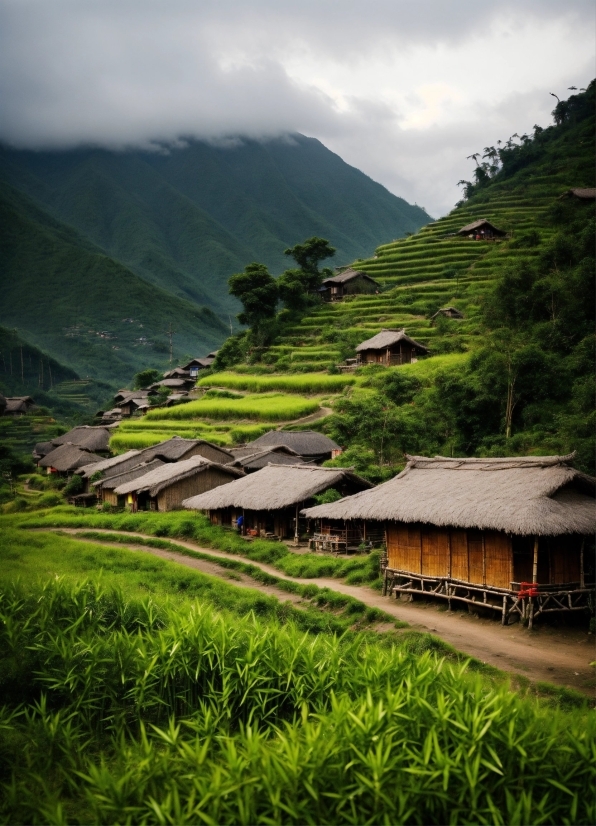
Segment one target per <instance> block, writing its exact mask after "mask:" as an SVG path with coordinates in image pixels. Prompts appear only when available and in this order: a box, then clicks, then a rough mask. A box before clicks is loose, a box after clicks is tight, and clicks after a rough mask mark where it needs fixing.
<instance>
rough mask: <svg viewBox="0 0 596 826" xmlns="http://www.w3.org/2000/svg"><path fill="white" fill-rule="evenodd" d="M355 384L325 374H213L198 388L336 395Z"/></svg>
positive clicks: (352, 381) (351, 381)
mask: <svg viewBox="0 0 596 826" xmlns="http://www.w3.org/2000/svg"><path fill="white" fill-rule="evenodd" d="M322 352H325V351H322ZM327 352H328V349H327ZM355 382H356V379H355V377H354V376H333V375H328V374H326V373H298V374H293V375H292V374H290V375H288V374H284V375H279V376H275V375H274V376H250V375H246V374H242V375H241V374H239V373H232V372H225V373H215V374H213V375H212V376H208V377H207V378H204V379H201V380H200V381H199V382H198V386H199V387H229V388H233V389H236V390H249V391H250V392H251V393H262V392H265V391H267V390H287V391H289V392H294V393H338V392H340V391H341V390H343V388H344V387H348V386H349V385H351V384H354V383H355Z"/></svg>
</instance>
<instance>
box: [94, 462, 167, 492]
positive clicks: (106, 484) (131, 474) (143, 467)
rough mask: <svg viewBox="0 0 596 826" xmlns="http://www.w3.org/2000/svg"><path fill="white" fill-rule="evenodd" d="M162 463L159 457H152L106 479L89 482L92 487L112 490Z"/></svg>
mask: <svg viewBox="0 0 596 826" xmlns="http://www.w3.org/2000/svg"><path fill="white" fill-rule="evenodd" d="M162 465H163V462H162V461H161V459H152V461H151V462H145V463H143V464H138V465H135V466H134V467H133V468H129V469H128V470H125V471H122V472H121V473H116V474H114V476H109V477H108V478H107V479H100V480H99V481H97V482H92V483H91V484H92V486H93V487H98V488H102V489H103V488H105V489H106V490H114V489H115V488H117V487H119V486H120V485H123V484H124V483H125V482H132V481H133V480H134V479H138V478H139V477H140V476H145V475H146V474H147V473H149V472H150V471H152V470H155V469H156V468H158V467H161V466H162Z"/></svg>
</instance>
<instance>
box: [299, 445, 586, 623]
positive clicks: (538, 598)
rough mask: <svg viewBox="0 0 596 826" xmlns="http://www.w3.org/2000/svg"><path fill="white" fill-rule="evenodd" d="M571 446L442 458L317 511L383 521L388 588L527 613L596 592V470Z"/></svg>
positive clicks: (420, 462) (419, 462) (576, 606)
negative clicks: (581, 464)
mask: <svg viewBox="0 0 596 826" xmlns="http://www.w3.org/2000/svg"><path fill="white" fill-rule="evenodd" d="M572 459H573V454H571V455H568V456H543V457H515V458H505V459H447V458H442V457H436V458H434V459H430V458H426V457H420V456H409V457H408V464H407V466H406V468H405V470H404V471H403V472H402V473H400V474H399V475H398V476H396V477H395V478H394V479H392V480H390V481H389V482H385V483H384V484H383V485H379V487H377V488H375V489H374V490H371V491H365V492H364V493H360V494H357V495H356V496H352V497H350V498H347V499H343V500H341V501H338V502H334V503H332V504H329V505H319V506H317V507H313V508H309V509H307V510H306V511H305V515H306V516H307V517H309V518H319V519H320V518H325V519H335V520H345V521H348V522H349V521H353V520H369V521H370V520H373V521H376V522H378V523H383V524H384V527H385V536H386V544H387V555H386V561H385V565H384V577H385V590H386V592H388V593H394V594H396V595H397V594H400V593H409V594H416V593H422V592H424V593H432V594H433V595H435V596H438V597H443V598H445V599H447V600H448V601H449V603H451V601H452V600H463V601H464V602H469V603H475V604H481V605H484V606H485V607H487V608H491V609H496V610H498V611H500V612H501V613H502V618H503V622H504V623H505V622H507V621H508V619H509V617H510V616H512V615H515V614H518V615H522V616H523V617H524V618H528V619H529V621H530V623H531V621H532V618H533V616H534V615H538V614H539V613H546V612H549V611H564V610H584V609H585V608H586V606H587V604H588V602H589V599H590V594H591V593H592V592H593V587H594V586H593V583H594V568H593V555H591V554H588V553H587V550H588V548H589V547H590V545H591V543H592V540H593V537H594V533H595V531H596V502H595V499H594V496H595V484H596V480H595V479H593V478H592V477H589V476H586V475H585V474H583V473H580V472H579V471H577V470H574V469H573V468H572V467H571V464H570V462H571V461H572Z"/></svg>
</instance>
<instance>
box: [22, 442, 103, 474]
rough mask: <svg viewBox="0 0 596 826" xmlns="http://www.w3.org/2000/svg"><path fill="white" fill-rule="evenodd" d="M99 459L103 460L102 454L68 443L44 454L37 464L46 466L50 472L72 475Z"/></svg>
mask: <svg viewBox="0 0 596 826" xmlns="http://www.w3.org/2000/svg"><path fill="white" fill-rule="evenodd" d="M99 461H101V456H98V455H97V454H96V453H91V451H89V450H82V449H81V448H80V447H77V446H76V445H70V444H68V445H58V447H55V448H54V450H52V451H50V452H49V453H48V454H46V455H45V456H43V457H42V458H41V459H40V460H39V462H38V463H37V464H38V467H45V468H46V470H47V472H48V474H50V473H56V474H58V475H60V476H71V475H72V474H73V473H76V472H77V471H78V469H79V468H81V467H84V466H85V465H89V464H91V463H92V462H99Z"/></svg>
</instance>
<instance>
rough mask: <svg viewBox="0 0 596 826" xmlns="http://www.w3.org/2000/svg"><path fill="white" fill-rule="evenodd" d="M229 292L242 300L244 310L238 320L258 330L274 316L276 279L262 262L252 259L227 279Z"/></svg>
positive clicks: (276, 296) (276, 298)
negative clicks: (250, 262)
mask: <svg viewBox="0 0 596 826" xmlns="http://www.w3.org/2000/svg"><path fill="white" fill-rule="evenodd" d="M228 285H229V288H230V294H231V295H233V296H235V297H236V298H238V299H239V300H240V301H241V302H242V306H243V307H244V310H243V311H242V312H241V313H238V316H237V318H238V321H239V322H240V323H241V324H248V325H249V326H250V327H252V329H253V330H255V331H256V330H258V328H259V327H260V326H261V325H262V323H263V322H265V321H267V320H268V319H271V318H273V317H274V316H275V311H276V308H277V300H278V289H277V281H276V280H275V278H273V276H272V275H271V274H270V272H269V270H268V269H267V267H266V266H265V265H264V264H258V263H257V262H256V261H253V263H252V264H247V266H246V267H245V268H244V272H238V273H235V274H234V275H232V276H231V278H230V279H229V281H228Z"/></svg>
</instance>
